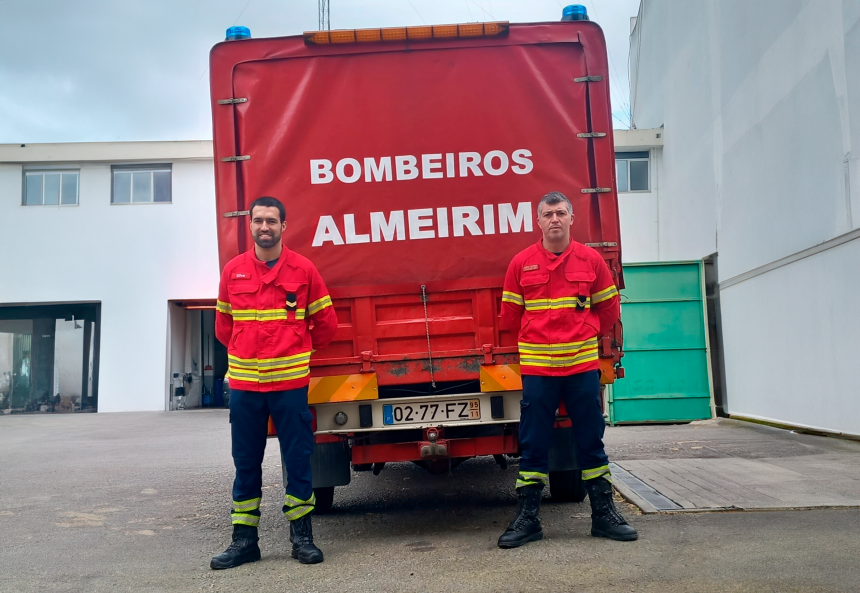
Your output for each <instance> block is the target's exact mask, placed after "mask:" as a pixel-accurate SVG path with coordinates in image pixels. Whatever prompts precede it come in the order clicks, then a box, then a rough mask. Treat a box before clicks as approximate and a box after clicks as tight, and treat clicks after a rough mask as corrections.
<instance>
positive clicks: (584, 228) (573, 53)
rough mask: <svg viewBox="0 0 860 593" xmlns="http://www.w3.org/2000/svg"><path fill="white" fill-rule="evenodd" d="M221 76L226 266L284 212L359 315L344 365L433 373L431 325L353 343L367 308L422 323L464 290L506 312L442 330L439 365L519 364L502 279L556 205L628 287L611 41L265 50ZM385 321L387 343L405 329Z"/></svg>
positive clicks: (284, 43)
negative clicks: (423, 309)
mask: <svg viewBox="0 0 860 593" xmlns="http://www.w3.org/2000/svg"><path fill="white" fill-rule="evenodd" d="M506 30H507V28H506ZM210 61H211V88H212V109H213V121H214V144H215V173H216V195H217V211H218V240H219V251H220V262H221V266H222V267H223V266H224V264H225V263H226V262H227V261H229V259H230V258H232V257H233V256H235V255H236V254H238V253H239V252H240V251H244V250H245V249H248V248H250V247H251V245H252V243H251V239H250V234H249V232H248V218H247V216H244V215H243V214H242V213H243V211H245V210H246V209H247V207H248V205H249V204H250V202H251V201H252V200H253V199H254V198H256V197H259V196H274V197H276V198H278V199H280V200H282V201H283V202H284V205H285V206H286V209H287V223H288V224H287V230H286V233H285V234H284V240H285V243H286V244H287V245H288V246H289V247H290V248H291V249H293V250H295V251H297V252H299V253H301V254H302V255H305V256H307V257H309V258H310V259H311V260H312V261H313V262H314V263H315V264H316V266H317V267H318V268H319V270H320V272H321V274H322V276H323V278H324V279H325V281H326V283H327V285H328V286H329V288H330V289H331V290H332V295H333V296H334V297H335V299H342V300H341V301H340V305H339V304H338V301H337V300H336V302H335V306H336V308H337V309H338V315H339V318H340V319H341V322H342V325H343V326H344V327H342V328H341V334H340V346H338V345H337V344H338V342H337V340H338V338H336V342H335V344H333V346H331V347H330V348H329V349H326V350H331V349H332V348H333V349H334V350H331V352H332V354H331V356H335V357H336V358H337V359H338V360H340V361H342V362H345V361H348V360H351V357H358V355H359V352H360V351H365V349H366V350H367V351H368V352H370V354H371V355H372V356H374V357H375V356H378V355H399V354H403V355H408V354H409V353H411V352H416V351H421V350H423V352H424V354H423V356H425V357H426V356H427V343H426V341H422V339H423V336H424V329H425V328H424V324H423V323H424V316H423V314H420V312H419V314H416V315H415V316H414V317H415V318H420V320H421V326H420V328H417V329H416V331H415V332H412V333H413V334H415V335H412V334H409V335H406V334H404V335H402V336H400V337H399V338H397V339H394V338H392V341H389V342H386V345H385V347H384V348H383V347H379V345H378V344H377V343H376V342H374V343H370V342H366V343H364V342H362V340H361V339H360V338H359V337H357V333H358V331H359V330H358V329H353V330H349V331H348V328H347V326H350V324H352V323H353V322H354V319H353V317H352V316H353V315H356V316H360V315H361V312H360V311H358V310H356V309H354V307H355V303H354V302H353V299H356V298H360V297H373V298H382V297H383V296H384V295H395V294H410V295H418V298H419V300H413V301H412V302H413V304H414V303H417V304H418V305H419V306H420V304H421V300H420V295H421V289H420V287H421V285H424V286H425V287H426V291H427V292H428V293H429V294H430V295H431V297H430V302H431V303H432V301H433V299H432V295H434V294H442V293H445V292H450V291H455V290H471V289H492V294H493V299H492V300H491V301H490V300H488V301H486V303H489V304H488V305H486V307H487V308H488V309H489V310H487V311H484V312H480V311H478V310H477V309H479V308H480V306H479V305H478V304H476V305H475V307H473V308H470V309H469V313H468V314H469V315H472V317H473V318H475V319H476V321H475V324H476V325H475V326H474V327H472V328H471V329H469V330H468V331H465V330H461V329H456V328H452V327H451V326H449V327H448V328H447V329H446V327H445V326H444V323H442V322H441V320H443V318H445V317H446V315H447V317H448V318H452V317H457V316H462V312H458V311H455V310H454V309H451V311H449V312H448V313H447V314H446V312H445V311H443V310H441V309H437V311H436V313H435V314H431V317H433V321H435V322H436V328H435V329H433V328H431V329H430V330H428V333H437V334H440V335H441V334H446V335H449V336H451V338H452V340H453V342H452V344H453V345H452V344H448V345H445V344H444V343H443V342H442V341H437V343H436V344H434V345H433V346H432V348H433V350H434V351H436V350H439V351H440V354H441V355H443V356H444V354H445V352H454V351H457V352H461V353H462V352H468V351H470V350H471V353H472V354H478V353H480V351H481V348H482V346H483V345H484V344H487V343H490V344H492V345H493V346H494V348H497V349H498V348H500V347H504V346H505V345H507V346H508V350H507V351H508V352H510V353H514V354H515V343H516V336H511V337H510V338H505V337H503V336H502V337H500V332H502V329H501V328H499V327H498V320H497V315H498V311H499V308H498V298H500V293H501V285H502V279H503V277H504V274H505V270H506V268H507V266H508V263H509V262H510V260H511V258H512V257H513V255H515V254H516V253H517V252H518V251H520V250H522V249H523V248H525V247H526V246H527V245H529V244H532V243H534V242H536V241H538V240H539V239H540V229H539V228H538V226H537V223H536V210H535V208H536V205H537V203H538V201H539V200H540V198H541V196H543V195H544V194H545V193H547V192H549V191H552V190H556V191H561V192H563V193H564V194H565V195H567V196H568V197H569V198H570V200H571V201H572V203H573V207H574V212H575V214H576V220H575V222H574V224H573V227H572V235H573V238H574V239H575V240H577V241H579V242H582V243H587V244H592V245H593V246H594V247H595V248H596V249H597V250H598V252H599V253H601V255H602V256H603V257H604V258H605V259H606V260H607V262H608V263H609V265H610V268H611V269H612V270H613V272H614V273H615V274H616V275H617V282H616V283H617V284H618V286H619V288H620V287H621V286H622V285H623V283H622V279H621V277H620V273H621V271H620V240H619V223H618V209H617V195H616V189H615V180H614V175H615V161H614V147H613V141H612V127H611V112H610V102H609V80H608V78H607V65H606V50H605V42H604V38H603V33H602V31H601V30H600V28H599V27H598V26H597V25H596V24H594V23H591V22H584V21H579V22H559V23H539V24H519V25H517V24H514V25H510V27H509V32H508V33H507V34H505V35H501V36H489V37H476V38H465V39H464V38H456V37H455V38H452V39H442V40H440V39H435V40H429V41H416V42H409V41H395V42H374V43H347V44H329V45H309V44H306V43H305V41H304V39H303V37H301V36H296V37H284V38H273V39H249V40H242V41H232V42H225V43H221V44H218V45H217V46H215V48H214V49H213V50H212V53H211V58H210ZM381 302H382V301H379V302H378V303H377V305H379V303H381ZM475 302H476V303H477V301H475ZM371 309H372V311H373V321H374V322H375V323H376V326H377V329H378V328H379V327H381V324H384V323H386V321H389V322H395V321H398V320H402V319H403V317H402V315H401V314H396V315H392V316H390V317H388V318H386V313H385V307H382V306H376V307H375V308H371ZM371 309H368V310H371ZM431 313H432V312H431ZM481 316H483V317H489V320H487V319H484V320H480V319H477V318H478V317H481ZM481 324H483V326H484V327H488V328H489V329H488V330H487V331H486V332H482V331H481V330H480V328H479V327H478V326H480V325H481ZM369 331H370V330H369ZM374 331H376V330H374ZM379 331H381V330H379ZM343 332H347V333H346V334H344V333H343ZM407 333H408V332H407ZM459 334H468V336H469V337H468V339H466V340H465V342H463V340H459V341H458V340H457V339H455V337H454V336H455V335H459ZM619 338H620V336H619ZM398 340H399V341H398ZM353 342H354V343H353ZM360 342H361V343H360ZM454 342H456V344H454ZM619 342H620V339H619ZM419 345H420V346H419ZM503 350H504V348H502V350H499V351H503ZM335 351H336V352H335ZM325 358H326V351H321V352H320V353H317V355H316V356H315V361H316V362H317V363H319V362H320V361H322V360H323V359H325ZM406 358H408V356H406ZM356 360H357V358H356ZM510 360H511V361H513V359H510ZM616 361H617V358H616ZM342 370H343V369H341V371H342ZM324 374H325V373H324ZM415 379H419V380H420V379H422V378H419V377H415ZM436 379H437V380H438V379H439V377H436Z"/></svg>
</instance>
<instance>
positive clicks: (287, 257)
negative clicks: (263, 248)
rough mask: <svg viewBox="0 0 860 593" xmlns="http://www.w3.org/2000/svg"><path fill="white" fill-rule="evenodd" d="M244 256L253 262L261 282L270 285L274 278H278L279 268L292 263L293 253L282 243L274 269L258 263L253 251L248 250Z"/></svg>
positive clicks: (264, 263)
mask: <svg viewBox="0 0 860 593" xmlns="http://www.w3.org/2000/svg"><path fill="white" fill-rule="evenodd" d="M245 256H246V257H247V259H248V260H249V261H251V262H253V264H254V266H256V268H257V269H258V270H259V271H260V278H262V280H263V282H265V283H266V284H270V283H271V282H274V280H275V278H277V277H278V272H279V271H280V270H281V267H282V266H283V265H284V264H285V263H286V262H287V261H292V259H293V252H292V251H290V250H289V249H287V246H286V245H284V244H283V243H282V244H281V256H280V257H279V258H278V263H276V264H275V267H273V268H269V266H267V265H266V262H264V261H260V260H259V259H257V254H256V252H255V251H254V249H249V250H248V251H246V252H245Z"/></svg>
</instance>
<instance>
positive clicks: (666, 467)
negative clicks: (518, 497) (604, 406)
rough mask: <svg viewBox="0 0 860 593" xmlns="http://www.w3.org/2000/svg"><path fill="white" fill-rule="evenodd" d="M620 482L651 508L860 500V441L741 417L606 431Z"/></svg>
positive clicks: (838, 504)
mask: <svg viewBox="0 0 860 593" xmlns="http://www.w3.org/2000/svg"><path fill="white" fill-rule="evenodd" d="M606 441H607V443H606V444H607V449H608V452H609V455H610V459H612V460H613V462H614V464H613V474H614V475H615V477H616V480H615V482H616V487H617V488H618V490H619V491H620V492H621V493H622V495H624V496H625V497H626V498H627V499H628V500H629V501H631V502H633V503H634V504H636V505H637V506H638V507H639V508H640V509H642V511H643V512H645V513H655V512H684V511H712V510H773V509H792V508H816V507H860V442H857V441H849V440H844V439H837V438H830V437H820V436H813V435H808V434H801V433H798V432H795V431H789V430H782V429H778V428H772V427H768V426H762V425H759V424H753V423H750V422H741V421H738V420H729V419H722V418H721V419H715V420H708V421H704V422H694V423H692V424H688V425H679V426H666V427H654V426H642V427H625V428H624V430H620V431H619V430H613V431H608V432H607V438H606Z"/></svg>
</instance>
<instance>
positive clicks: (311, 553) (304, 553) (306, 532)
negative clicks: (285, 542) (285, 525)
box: [290, 513, 323, 564]
mask: <svg viewBox="0 0 860 593" xmlns="http://www.w3.org/2000/svg"><path fill="white" fill-rule="evenodd" d="M290 541H291V542H292V544H293V554H292V556H293V558H298V560H299V562H301V563H302V564H317V563H319V562H322V561H323V553H322V550H320V549H319V548H318V547H316V546H315V545H314V532H313V529H312V528H311V515H310V513H308V514H307V515H305V516H304V517H302V518H301V519H296V520H294V521H290Z"/></svg>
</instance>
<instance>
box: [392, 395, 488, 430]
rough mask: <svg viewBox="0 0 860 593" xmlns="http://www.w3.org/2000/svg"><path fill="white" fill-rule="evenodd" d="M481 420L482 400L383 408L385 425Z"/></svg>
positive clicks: (399, 405) (394, 405) (397, 405)
mask: <svg viewBox="0 0 860 593" xmlns="http://www.w3.org/2000/svg"><path fill="white" fill-rule="evenodd" d="M480 419H481V400H477V399H464V400H459V401H448V402H441V403H430V404H421V403H411V404H388V405H385V406H382V422H383V423H384V424H421V423H426V422H462V421H464V420H480Z"/></svg>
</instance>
